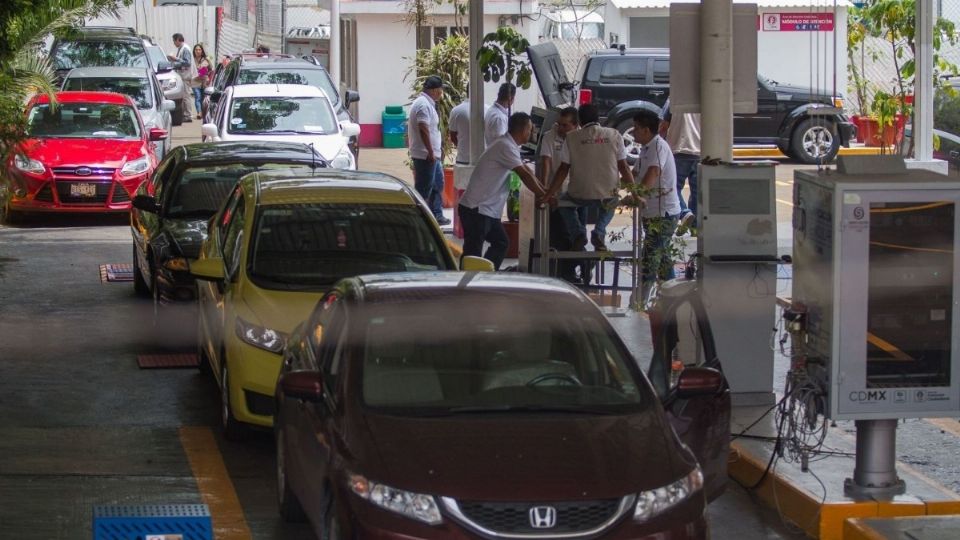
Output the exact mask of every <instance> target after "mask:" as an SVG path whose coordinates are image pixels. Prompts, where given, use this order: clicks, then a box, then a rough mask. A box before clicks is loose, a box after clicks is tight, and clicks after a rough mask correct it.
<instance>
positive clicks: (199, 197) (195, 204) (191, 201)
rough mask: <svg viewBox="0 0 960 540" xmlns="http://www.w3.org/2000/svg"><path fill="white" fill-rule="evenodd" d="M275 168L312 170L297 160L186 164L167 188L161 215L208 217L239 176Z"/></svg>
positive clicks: (213, 212)
mask: <svg viewBox="0 0 960 540" xmlns="http://www.w3.org/2000/svg"><path fill="white" fill-rule="evenodd" d="M278 169H282V170H288V171H291V172H292V173H294V172H296V171H301V170H302V171H311V170H313V169H312V167H311V166H310V165H306V164H300V163H230V164H225V165H202V166H194V167H189V168H187V169H186V170H184V171H183V174H182V175H181V176H180V178H179V180H176V181H175V183H173V184H172V185H171V186H170V187H169V188H168V189H170V190H171V191H170V198H169V199H168V200H169V202H168V203H167V205H168V206H167V211H166V214H165V216H166V217H168V218H196V219H201V220H207V219H210V217H211V216H213V215H214V214H216V213H217V210H219V209H220V206H221V205H222V204H223V201H225V200H226V199H227V195H229V194H230V190H231V189H233V187H234V186H235V185H237V180H239V179H240V177H242V176H245V175H247V174H249V173H252V172H254V171H263V170H278Z"/></svg>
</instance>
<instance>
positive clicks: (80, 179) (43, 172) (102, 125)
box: [2, 92, 167, 222]
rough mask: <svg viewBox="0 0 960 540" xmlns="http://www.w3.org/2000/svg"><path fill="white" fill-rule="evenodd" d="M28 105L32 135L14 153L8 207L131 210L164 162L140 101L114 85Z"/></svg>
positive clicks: (158, 135) (158, 133)
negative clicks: (139, 191)
mask: <svg viewBox="0 0 960 540" xmlns="http://www.w3.org/2000/svg"><path fill="white" fill-rule="evenodd" d="M56 97H57V105H56V106H53V105H51V103H50V101H49V99H48V97H47V96H46V95H40V96H37V97H34V98H33V99H32V100H30V102H29V103H28V104H27V133H28V136H29V138H28V139H27V140H25V141H23V142H22V143H20V145H19V146H18V147H17V148H15V149H14V151H13V152H11V153H10V157H9V160H8V162H7V163H6V170H7V171H8V174H7V178H6V179H5V183H6V188H7V189H6V190H5V192H6V196H5V197H4V199H3V201H2V202H3V209H4V210H5V212H4V213H5V217H6V219H7V221H8V222H9V221H14V220H15V219H16V218H17V217H18V216H19V215H20V214H22V213H25V212H127V211H129V210H130V204H131V203H130V201H131V197H132V194H133V193H134V192H135V191H136V190H137V188H138V187H140V184H142V183H143V181H144V180H146V179H147V177H148V176H149V175H150V174H151V173H152V172H153V169H154V168H155V167H156V166H157V160H156V157H155V152H154V144H155V141H160V140H163V139H165V138H166V137H167V132H166V131H165V130H163V129H159V128H153V129H149V130H147V129H145V128H144V126H143V122H142V120H141V119H140V114H139V113H138V112H137V107H136V104H135V103H134V102H133V101H132V100H131V99H130V98H129V97H127V96H124V95H122V94H115V93H112V92H59V93H57V94H56Z"/></svg>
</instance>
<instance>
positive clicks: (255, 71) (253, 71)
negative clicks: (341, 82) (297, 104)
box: [237, 66, 340, 104]
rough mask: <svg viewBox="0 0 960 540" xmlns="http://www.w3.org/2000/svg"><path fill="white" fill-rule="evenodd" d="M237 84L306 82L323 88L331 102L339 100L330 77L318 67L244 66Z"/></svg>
mask: <svg viewBox="0 0 960 540" xmlns="http://www.w3.org/2000/svg"><path fill="white" fill-rule="evenodd" d="M237 84H306V85H309V86H316V87H317V88H319V89H321V90H323V93H324V94H326V95H327V97H328V98H330V101H331V103H334V104H336V103H338V102H339V100H340V94H339V93H338V92H337V91H336V89H334V87H333V83H332V82H331V80H330V77H328V76H327V74H326V73H325V72H324V71H323V70H322V69H320V68H313V69H296V68H266V67H259V66H257V67H244V68H243V70H241V71H240V76H239V80H238V82H237Z"/></svg>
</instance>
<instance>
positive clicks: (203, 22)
mask: <svg viewBox="0 0 960 540" xmlns="http://www.w3.org/2000/svg"><path fill="white" fill-rule="evenodd" d="M199 7H200V36H199V38H198V41H200V43H203V47H204V49H207V48H208V47H209V44H208V43H207V0H202V1H201V2H200V6H199Z"/></svg>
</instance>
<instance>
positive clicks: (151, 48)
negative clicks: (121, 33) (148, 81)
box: [143, 40, 193, 126]
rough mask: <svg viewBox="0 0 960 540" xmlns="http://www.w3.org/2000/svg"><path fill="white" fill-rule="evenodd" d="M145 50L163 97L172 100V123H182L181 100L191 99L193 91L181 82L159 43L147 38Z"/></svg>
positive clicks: (176, 124)
mask: <svg viewBox="0 0 960 540" xmlns="http://www.w3.org/2000/svg"><path fill="white" fill-rule="evenodd" d="M143 46H144V48H145V49H146V50H147V56H148V57H149V58H150V66H151V67H152V68H153V71H154V73H155V74H156V75H157V80H158V81H160V89H161V90H163V97H164V98H166V99H169V100H170V101H173V103H174V105H175V106H176V109H174V111H173V113H172V115H173V125H175V126H179V125H180V124H182V123H183V100H185V99H193V91H192V90H191V89H190V88H189V87H188V86H187V85H186V84H185V83H184V82H183V78H181V77H180V74H179V73H177V72H176V71H175V70H174V69H173V64H172V63H171V62H170V60H169V59H167V53H165V52H163V49H161V48H160V46H159V45H154V44H153V43H152V42H150V41H148V40H144V42H143Z"/></svg>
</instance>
